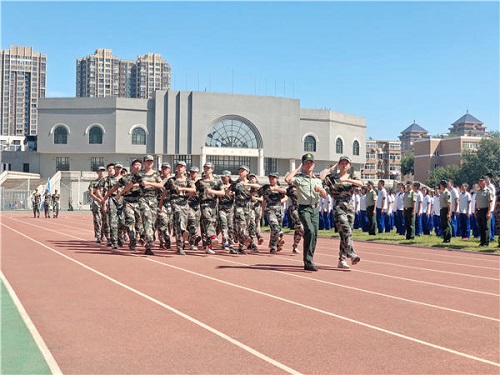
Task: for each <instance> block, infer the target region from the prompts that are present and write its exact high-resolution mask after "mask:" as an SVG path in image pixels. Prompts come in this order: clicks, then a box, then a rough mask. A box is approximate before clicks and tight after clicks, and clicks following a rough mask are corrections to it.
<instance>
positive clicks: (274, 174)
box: [269, 172, 280, 178]
mask: <svg viewBox="0 0 500 375" xmlns="http://www.w3.org/2000/svg"><path fill="white" fill-rule="evenodd" d="M269 177H276V178H279V177H280V175H279V173H278V172H271V173H269Z"/></svg>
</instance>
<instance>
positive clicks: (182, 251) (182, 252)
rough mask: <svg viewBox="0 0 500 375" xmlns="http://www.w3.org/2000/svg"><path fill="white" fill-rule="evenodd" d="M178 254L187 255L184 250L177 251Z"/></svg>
mask: <svg viewBox="0 0 500 375" xmlns="http://www.w3.org/2000/svg"><path fill="white" fill-rule="evenodd" d="M177 254H179V255H186V252H185V251H184V249H179V250H177Z"/></svg>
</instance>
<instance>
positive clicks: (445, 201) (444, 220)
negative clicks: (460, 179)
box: [439, 189, 452, 243]
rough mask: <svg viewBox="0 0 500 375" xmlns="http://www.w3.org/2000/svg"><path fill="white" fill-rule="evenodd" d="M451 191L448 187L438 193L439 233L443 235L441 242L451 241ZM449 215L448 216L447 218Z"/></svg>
mask: <svg viewBox="0 0 500 375" xmlns="http://www.w3.org/2000/svg"><path fill="white" fill-rule="evenodd" d="M451 203H452V201H451V193H450V191H449V190H448V189H444V190H443V191H442V192H441V193H440V194H439V218H440V221H441V233H442V235H443V242H445V243H448V242H450V241H451V236H452V227H451V212H450V209H451ZM448 215H450V218H448Z"/></svg>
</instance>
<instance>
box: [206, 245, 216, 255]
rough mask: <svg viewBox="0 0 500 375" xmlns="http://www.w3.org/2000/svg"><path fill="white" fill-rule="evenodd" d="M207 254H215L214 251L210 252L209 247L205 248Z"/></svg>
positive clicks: (210, 248)
mask: <svg viewBox="0 0 500 375" xmlns="http://www.w3.org/2000/svg"><path fill="white" fill-rule="evenodd" d="M205 252H206V253H207V254H215V251H213V250H212V247H211V246H207V250H206V251H205Z"/></svg>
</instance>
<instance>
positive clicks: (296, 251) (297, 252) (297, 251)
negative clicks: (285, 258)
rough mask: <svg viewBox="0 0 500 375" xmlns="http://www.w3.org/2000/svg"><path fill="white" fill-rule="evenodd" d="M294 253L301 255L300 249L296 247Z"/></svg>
mask: <svg viewBox="0 0 500 375" xmlns="http://www.w3.org/2000/svg"><path fill="white" fill-rule="evenodd" d="M292 253H294V254H300V251H299V249H297V248H296V247H294V248H293V249H292Z"/></svg>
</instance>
